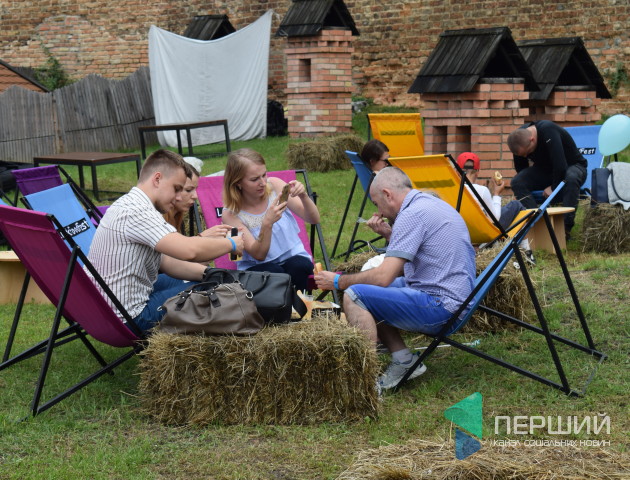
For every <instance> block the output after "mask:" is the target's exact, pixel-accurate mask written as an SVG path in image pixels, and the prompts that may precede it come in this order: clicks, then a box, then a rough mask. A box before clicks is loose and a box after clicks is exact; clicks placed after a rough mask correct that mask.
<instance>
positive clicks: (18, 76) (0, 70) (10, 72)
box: [0, 60, 48, 93]
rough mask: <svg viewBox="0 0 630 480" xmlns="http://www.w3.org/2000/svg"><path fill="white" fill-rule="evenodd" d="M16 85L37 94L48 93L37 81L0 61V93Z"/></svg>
mask: <svg viewBox="0 0 630 480" xmlns="http://www.w3.org/2000/svg"><path fill="white" fill-rule="evenodd" d="M15 85H17V86H18V87H23V88H27V89H29V90H34V91H35V92H47V91H48V89H47V88H46V87H44V86H43V85H42V84H41V83H39V82H38V81H37V80H35V79H33V78H30V77H28V76H27V75H24V74H23V73H21V72H20V71H19V69H18V68H16V67H12V66H11V65H9V64H8V63H6V62H3V61H2V60H0V93H2V92H4V91H5V90H8V89H9V88H10V87H13V86H15Z"/></svg>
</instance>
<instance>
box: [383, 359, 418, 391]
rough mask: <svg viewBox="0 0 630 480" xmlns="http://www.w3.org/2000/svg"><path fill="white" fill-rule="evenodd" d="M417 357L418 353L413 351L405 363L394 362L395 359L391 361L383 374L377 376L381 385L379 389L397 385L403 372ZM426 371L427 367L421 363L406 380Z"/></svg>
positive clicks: (405, 371)
mask: <svg viewBox="0 0 630 480" xmlns="http://www.w3.org/2000/svg"><path fill="white" fill-rule="evenodd" d="M418 357H419V355H418V354H415V353H414V354H413V355H412V358H411V360H409V361H408V362H406V363H400V362H395V361H393V362H391V363H390V364H389V366H388V367H387V370H385V373H383V375H381V376H380V377H379V378H378V383H379V385H380V386H381V389H383V390H387V389H389V388H394V387H395V386H396V385H398V382H400V379H401V378H402V377H403V376H404V375H405V373H407V370H409V369H410V368H411V367H412V366H413V364H414V363H416V360H418ZM426 371H427V367H426V366H425V365H424V363H421V364H420V365H418V367H417V368H416V369H415V370H414V371H413V372H412V373H411V375H410V376H409V378H408V379H407V380H411V379H413V378H416V377H419V376H420V375H422V374H423V373H424V372H426Z"/></svg>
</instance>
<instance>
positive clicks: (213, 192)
mask: <svg viewBox="0 0 630 480" xmlns="http://www.w3.org/2000/svg"><path fill="white" fill-rule="evenodd" d="M297 173H300V174H302V175H303V177H304V186H305V188H306V192H307V193H308V196H309V197H311V198H312V199H315V198H316V196H315V194H314V193H313V191H312V190H311V185H310V183H309V181H308V175H307V173H306V170H279V171H276V172H268V173H267V175H268V176H270V177H278V178H280V179H282V180H284V181H285V182H287V183H288V182H290V181H291V180H295V179H296V174H297ZM222 192H223V177H222V176H219V175H214V176H209V177H199V186H198V187H197V196H198V198H199V205H200V206H201V211H202V213H203V217H204V220H205V222H206V227H207V228H210V227H213V226H214V225H219V224H221V216H222V214H223V198H222ZM295 220H296V221H297V224H298V227H299V228H300V233H299V235H300V240H302V244H303V245H304V248H305V249H306V251H307V252H308V254H309V255H310V256H311V259H313V248H314V245H315V234H317V239H318V242H319V247H320V250H321V252H322V257H323V260H324V267H325V269H326V270H330V258H329V257H328V252H327V250H326V244H325V243H324V235H323V233H322V227H321V225H320V224H317V225H311V232H310V239H309V234H308V233H307V230H306V225H305V224H304V221H303V220H302V219H301V218H300V217H295ZM214 264H215V265H216V266H217V267H218V268H228V269H232V270H234V269H236V263H234V262H232V261H230V259H229V256H228V255H223V256H221V257H219V258H217V259H215V260H214ZM309 283H310V282H309ZM333 296H334V298H335V303H339V302H338V298H337V292H333Z"/></svg>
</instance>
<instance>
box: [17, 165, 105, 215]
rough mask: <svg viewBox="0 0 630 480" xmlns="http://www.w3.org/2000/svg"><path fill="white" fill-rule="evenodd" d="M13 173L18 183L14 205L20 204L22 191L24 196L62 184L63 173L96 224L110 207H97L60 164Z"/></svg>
mask: <svg viewBox="0 0 630 480" xmlns="http://www.w3.org/2000/svg"><path fill="white" fill-rule="evenodd" d="M13 175H14V177H15V183H16V185H17V188H16V190H15V200H14V202H13V203H14V205H17V204H18V203H17V202H18V196H19V194H20V193H21V194H22V196H25V195H30V194H33V193H37V192H41V191H42V190H47V189H49V188H53V187H58V186H59V185H62V184H63V183H64V182H63V179H62V178H61V175H63V177H64V178H65V180H66V183H67V184H68V185H70V187H71V188H72V190H73V191H74V194H75V195H76V197H77V198H78V200H79V201H80V202H81V204H82V205H83V206H84V208H85V210H86V211H87V212H88V215H89V217H90V218H91V219H92V221H93V222H94V224H95V225H98V224H99V222H100V221H101V218H103V215H104V214H105V211H106V210H107V208H108V206H101V207H97V206H96V205H94V202H92V200H90V197H88V196H87V194H86V193H85V192H84V191H83V190H82V189H81V187H79V185H77V184H76V183H75V182H74V180H72V178H71V177H70V175H69V174H68V173H67V172H66V171H65V170H64V169H63V168H62V167H60V166H59V165H46V166H43V167H34V168H24V169H20V170H15V171H14V172H13Z"/></svg>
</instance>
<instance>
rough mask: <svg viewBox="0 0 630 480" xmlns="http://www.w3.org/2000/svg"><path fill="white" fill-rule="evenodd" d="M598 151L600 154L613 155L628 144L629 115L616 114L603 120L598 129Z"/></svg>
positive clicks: (629, 140)
mask: <svg viewBox="0 0 630 480" xmlns="http://www.w3.org/2000/svg"><path fill="white" fill-rule="evenodd" d="M598 140H599V142H598V143H599V151H600V152H602V155H604V156H608V155H614V154H615V153H619V152H621V151H622V150H623V149H624V148H626V147H627V146H628V145H630V117H627V116H626V115H622V114H618V115H613V116H612V117H610V118H609V119H608V120H606V121H605V122H604V124H603V125H602V128H601V130H600V131H599V137H598Z"/></svg>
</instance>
